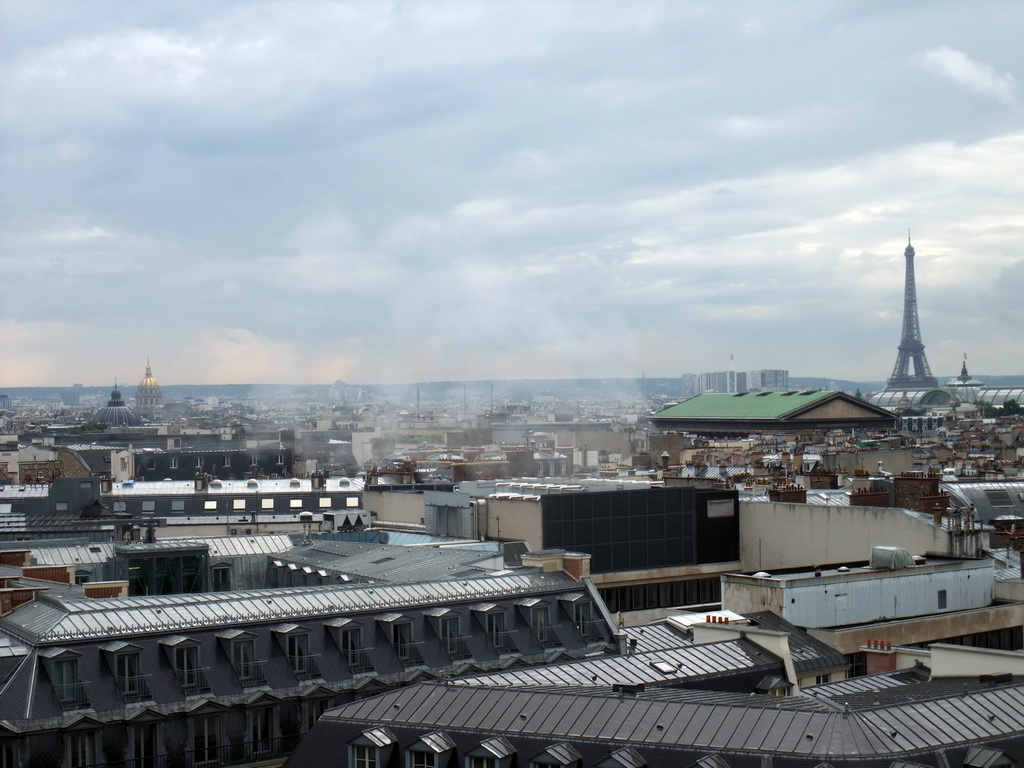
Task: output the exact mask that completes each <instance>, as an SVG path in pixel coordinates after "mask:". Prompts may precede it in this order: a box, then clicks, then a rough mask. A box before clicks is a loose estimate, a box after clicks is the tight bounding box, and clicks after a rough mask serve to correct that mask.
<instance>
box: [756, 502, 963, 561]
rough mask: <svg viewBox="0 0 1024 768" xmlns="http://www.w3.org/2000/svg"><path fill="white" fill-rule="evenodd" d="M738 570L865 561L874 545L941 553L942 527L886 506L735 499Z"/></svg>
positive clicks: (917, 552)
mask: <svg viewBox="0 0 1024 768" xmlns="http://www.w3.org/2000/svg"><path fill="white" fill-rule="evenodd" d="M740 520H741V524H740V560H741V561H742V563H743V570H744V571H748V572H749V571H769V572H770V571H773V570H778V569H782V568H802V567H810V566H813V565H826V564H831V563H848V562H856V561H865V560H867V559H868V558H869V557H870V556H871V548H872V547H875V546H881V545H886V546H896V547H905V548H906V549H907V550H908V551H909V552H910V553H911V554H914V555H923V554H925V553H927V552H931V553H939V554H941V553H945V552H946V548H947V538H946V534H945V532H943V531H942V529H941V528H940V527H938V526H936V525H935V524H934V523H932V522H931V520H930V519H928V520H925V519H922V518H920V517H918V516H916V515H914V514H913V513H910V512H907V511H905V510H902V509H890V508H887V507H838V506H836V507H831V506H820V505H816V504H785V503H771V502H755V501H747V502H740Z"/></svg>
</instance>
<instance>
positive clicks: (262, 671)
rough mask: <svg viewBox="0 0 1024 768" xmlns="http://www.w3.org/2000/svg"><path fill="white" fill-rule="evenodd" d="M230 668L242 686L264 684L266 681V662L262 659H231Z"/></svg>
mask: <svg viewBox="0 0 1024 768" xmlns="http://www.w3.org/2000/svg"><path fill="white" fill-rule="evenodd" d="M231 668H232V669H233V670H234V671H235V677H237V678H238V682H240V683H241V684H242V686H243V687H244V686H250V685H265V684H266V682H267V662H266V661H263V660H259V659H257V660H253V661H233V662H231Z"/></svg>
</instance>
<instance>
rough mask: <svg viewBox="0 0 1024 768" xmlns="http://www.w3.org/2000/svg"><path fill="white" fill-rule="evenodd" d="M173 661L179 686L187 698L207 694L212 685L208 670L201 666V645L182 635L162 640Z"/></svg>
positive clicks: (172, 665) (172, 664)
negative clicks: (207, 677) (207, 676)
mask: <svg viewBox="0 0 1024 768" xmlns="http://www.w3.org/2000/svg"><path fill="white" fill-rule="evenodd" d="M161 644H162V645H163V646H164V647H165V648H166V649H167V653H168V655H169V656H170V659H171V667H172V668H173V669H174V675H175V677H177V678H178V685H180V686H181V690H182V692H183V693H184V694H185V695H186V696H193V695H195V694H198V693H206V692H208V691H209V690H210V684H209V682H208V681H207V679H206V672H207V668H206V667H203V666H201V664H200V662H201V656H200V647H199V643H198V642H196V641H195V640H192V639H190V638H187V637H182V636H181V635H174V636H172V637H168V638H166V639H164V640H161Z"/></svg>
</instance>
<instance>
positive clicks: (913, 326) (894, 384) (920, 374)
mask: <svg viewBox="0 0 1024 768" xmlns="http://www.w3.org/2000/svg"><path fill="white" fill-rule="evenodd" d="M903 256H904V257H905V258H906V260H907V273H906V280H905V283H904V287H903V335H902V337H901V338H900V346H899V351H898V352H897V354H896V365H895V366H894V367H893V369H892V376H890V377H889V381H888V382H886V389H931V388H932V387H937V386H938V385H939V382H938V380H937V379H936V378H935V377H934V376H932V372H931V369H930V368H929V367H928V360H927V359H926V358H925V356H924V342H922V341H921V324H920V322H919V320H918V316H917V283H916V282H915V280H914V246H912V245H911V244H910V237H909V235H908V236H907V248H906V250H905V251H904V252H903ZM911 365H913V369H914V372H913V373H911V372H910V369H911Z"/></svg>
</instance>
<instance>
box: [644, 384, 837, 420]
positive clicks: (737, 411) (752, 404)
mask: <svg viewBox="0 0 1024 768" xmlns="http://www.w3.org/2000/svg"><path fill="white" fill-rule="evenodd" d="M835 394H836V393H835V392H825V391H821V392H746V393H743V394H736V395H729V394H718V393H711V392H706V393H704V394H703V395H697V396H696V397H691V398H690V399H689V400H684V401H683V402H681V403H679V404H678V405H673V406H671V407H669V408H666V409H665V410H663V411H659V412H658V413H656V414H654V415H653V416H652V417H651V418H653V419H780V418H782V417H783V416H785V415H786V414H787V413H789V412H790V411H795V410H797V409H798V408H803V407H805V406H807V405H811V404H812V403H816V402H820V401H822V400H825V399H827V398H830V397H834V396H835Z"/></svg>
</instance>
